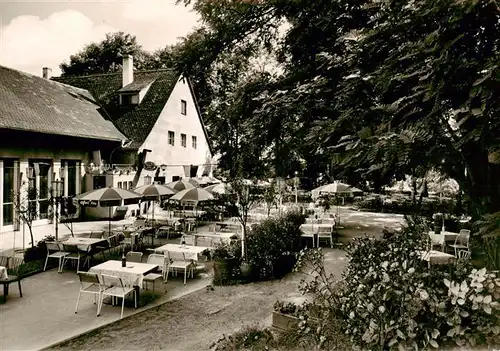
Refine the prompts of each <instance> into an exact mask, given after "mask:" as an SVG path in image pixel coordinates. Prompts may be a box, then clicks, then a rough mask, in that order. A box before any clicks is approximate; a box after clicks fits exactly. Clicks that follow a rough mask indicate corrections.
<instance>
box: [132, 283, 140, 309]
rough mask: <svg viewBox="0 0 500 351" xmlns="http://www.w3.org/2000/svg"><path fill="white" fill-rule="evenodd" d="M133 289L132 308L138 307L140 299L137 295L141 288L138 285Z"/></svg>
mask: <svg viewBox="0 0 500 351" xmlns="http://www.w3.org/2000/svg"><path fill="white" fill-rule="evenodd" d="M134 289H135V294H134V295H135V305H134V307H135V306H139V301H140V299H139V293H140V291H141V287H140V286H138V285H136V286H134Z"/></svg>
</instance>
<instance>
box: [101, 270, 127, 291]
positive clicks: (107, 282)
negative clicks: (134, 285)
mask: <svg viewBox="0 0 500 351" xmlns="http://www.w3.org/2000/svg"><path fill="white" fill-rule="evenodd" d="M101 279H102V284H103V285H104V286H106V287H111V286H113V287H114V288H116V289H118V290H121V291H122V293H123V294H125V286H124V285H123V280H122V278H120V277H116V276H114V275H107V274H101Z"/></svg>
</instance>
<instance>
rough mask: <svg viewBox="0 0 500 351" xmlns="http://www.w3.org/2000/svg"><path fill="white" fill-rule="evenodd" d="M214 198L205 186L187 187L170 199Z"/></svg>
mask: <svg viewBox="0 0 500 351" xmlns="http://www.w3.org/2000/svg"><path fill="white" fill-rule="evenodd" d="M213 199H214V196H213V194H211V193H210V192H208V191H207V190H205V189H203V188H193V189H185V190H182V191H179V192H178V193H177V194H175V195H174V196H172V197H171V198H170V200H177V201H190V202H200V201H210V200H213Z"/></svg>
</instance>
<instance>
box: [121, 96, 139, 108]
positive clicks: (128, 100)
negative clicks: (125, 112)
mask: <svg viewBox="0 0 500 351" xmlns="http://www.w3.org/2000/svg"><path fill="white" fill-rule="evenodd" d="M120 103H121V104H122V105H123V106H128V105H137V104H138V103H139V95H138V94H120Z"/></svg>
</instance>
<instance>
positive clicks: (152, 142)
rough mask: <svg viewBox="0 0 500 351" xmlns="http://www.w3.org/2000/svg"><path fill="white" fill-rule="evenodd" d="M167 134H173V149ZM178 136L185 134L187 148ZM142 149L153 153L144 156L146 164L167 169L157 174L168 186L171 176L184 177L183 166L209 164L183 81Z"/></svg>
mask: <svg viewBox="0 0 500 351" xmlns="http://www.w3.org/2000/svg"><path fill="white" fill-rule="evenodd" d="M181 100H185V101H186V103H187V114H186V115H183V114H181ZM169 131H173V132H174V133H175V145H174V146H172V145H169V144H168V132H169ZM181 134H186V140H187V145H186V147H182V146H181ZM193 135H194V136H196V137H197V148H196V149H193V147H192V143H191V137H192V136H193ZM143 149H149V150H152V151H151V152H149V153H148V154H147V158H146V161H153V162H154V163H155V164H156V165H157V166H160V165H162V164H165V165H167V169H166V172H160V176H164V175H165V176H166V181H167V182H170V181H172V177H173V176H181V177H184V169H183V167H182V165H202V164H206V163H211V162H212V161H211V158H212V155H211V154H210V149H209V147H208V140H207V139H206V138H205V134H204V132H203V127H202V125H201V122H200V120H199V117H198V112H197V110H196V107H195V104H194V100H193V97H192V95H191V92H190V90H189V85H188V83H187V81H186V82H185V83H183V81H182V78H181V79H179V81H178V82H177V84H176V85H175V87H174V89H173V91H172V93H171V95H170V98H169V99H168V101H167V103H166V104H165V107H164V108H163V111H162V112H161V114H160V116H159V118H158V120H157V121H156V124H155V126H154V127H153V129H152V131H151V133H150V134H149V135H148V137H147V138H146V140H145V141H144V144H143V145H142V147H141V149H140V150H139V151H142V150H143ZM203 168H204V167H202V166H200V167H198V176H200V175H201V174H202V172H203ZM165 173H166V174H165ZM144 176H145V172H143V174H141V179H140V180H139V182H138V185H142V184H143V183H144Z"/></svg>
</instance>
